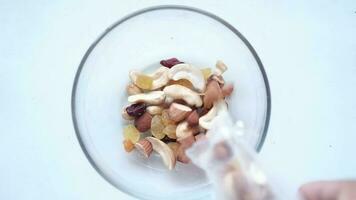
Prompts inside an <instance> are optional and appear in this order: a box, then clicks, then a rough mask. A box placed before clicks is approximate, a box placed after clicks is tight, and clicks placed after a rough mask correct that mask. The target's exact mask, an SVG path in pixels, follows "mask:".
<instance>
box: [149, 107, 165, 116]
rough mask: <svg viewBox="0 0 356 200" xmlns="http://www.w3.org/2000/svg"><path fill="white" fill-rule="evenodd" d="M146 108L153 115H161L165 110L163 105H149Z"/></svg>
mask: <svg viewBox="0 0 356 200" xmlns="http://www.w3.org/2000/svg"><path fill="white" fill-rule="evenodd" d="M146 110H147V112H148V113H150V114H151V115H160V114H161V113H162V111H163V108H162V107H161V106H148V107H147V108H146Z"/></svg>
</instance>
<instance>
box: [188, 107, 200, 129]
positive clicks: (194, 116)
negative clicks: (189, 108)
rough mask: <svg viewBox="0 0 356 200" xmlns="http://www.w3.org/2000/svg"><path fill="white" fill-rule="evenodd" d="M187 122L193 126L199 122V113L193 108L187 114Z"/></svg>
mask: <svg viewBox="0 0 356 200" xmlns="http://www.w3.org/2000/svg"><path fill="white" fill-rule="evenodd" d="M187 122H188V124H189V126H195V125H198V124H199V114H198V112H197V111H196V110H194V111H193V112H191V113H190V114H189V115H188V117H187Z"/></svg>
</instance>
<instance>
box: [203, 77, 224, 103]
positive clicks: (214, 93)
mask: <svg viewBox="0 0 356 200" xmlns="http://www.w3.org/2000/svg"><path fill="white" fill-rule="evenodd" d="M222 98H223V94H222V92H221V88H220V85H219V83H218V82H217V81H215V80H212V81H210V82H209V83H208V86H207V87H206V91H205V95H204V99H203V101H204V108H206V109H210V108H211V107H212V106H213V103H214V102H215V101H218V100H219V99H222Z"/></svg>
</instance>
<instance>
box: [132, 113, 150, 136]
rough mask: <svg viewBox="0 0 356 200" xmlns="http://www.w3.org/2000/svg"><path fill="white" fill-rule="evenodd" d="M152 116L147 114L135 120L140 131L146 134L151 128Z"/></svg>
mask: <svg viewBox="0 0 356 200" xmlns="http://www.w3.org/2000/svg"><path fill="white" fill-rule="evenodd" d="M151 121H152V116H151V115H150V114H149V113H147V112H145V113H144V114H143V115H142V116H141V117H139V118H137V119H136V120H135V126H136V128H137V130H138V131H140V132H146V131H148V130H149V129H150V128H151Z"/></svg>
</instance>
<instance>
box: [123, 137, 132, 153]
mask: <svg viewBox="0 0 356 200" xmlns="http://www.w3.org/2000/svg"><path fill="white" fill-rule="evenodd" d="M123 143H124V149H125V151H126V152H131V151H132V150H133V149H134V148H135V145H134V143H132V142H131V140H124V142H123Z"/></svg>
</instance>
